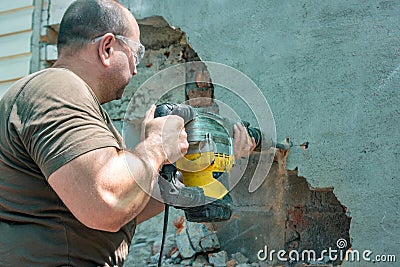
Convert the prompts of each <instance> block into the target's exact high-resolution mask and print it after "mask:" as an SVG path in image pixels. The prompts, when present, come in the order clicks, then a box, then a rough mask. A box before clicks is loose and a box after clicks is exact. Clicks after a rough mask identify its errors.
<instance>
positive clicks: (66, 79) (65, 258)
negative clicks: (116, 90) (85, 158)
mask: <svg viewBox="0 0 400 267" xmlns="http://www.w3.org/2000/svg"><path fill="white" fill-rule="evenodd" d="M104 147H116V148H117V149H124V144H123V141H122V139H121V137H120V135H119V134H118V132H117V131H116V130H115V128H114V127H113V125H112V124H111V121H110V118H109V116H108V114H107V113H106V112H105V111H104V110H103V108H102V107H101V106H100V103H99V101H98V100H97V98H96V96H95V95H94V93H93V92H92V90H91V89H90V88H89V86H88V85H87V84H86V83H85V82H84V81H83V80H82V79H81V78H79V77H78V76H77V75H75V74H74V73H73V72H71V71H69V70H67V69H57V68H50V69H46V70H43V71H40V72H37V73H34V74H31V75H29V76H27V77H25V78H23V79H21V80H20V81H18V82H16V83H15V84H14V85H13V86H12V87H11V88H10V89H9V90H8V91H7V92H6V94H5V95H4V96H3V98H2V99H1V100H0V266H122V264H123V261H124V259H125V257H126V256H127V253H128V247H129V244H130V242H131V239H132V236H133V233H134V230H135V222H134V221H132V222H131V223H129V224H127V225H126V226H124V227H123V228H122V229H121V230H120V231H119V232H116V233H111V232H105V231H99V230H94V229H90V228H88V227H86V226H85V225H83V224H82V223H80V222H79V221H78V220H77V219H76V218H75V217H74V216H73V215H72V213H71V212H70V211H69V210H68V208H67V207H66V206H65V205H64V204H63V203H62V201H61V200H60V198H59V197H58V196H57V194H56V193H55V192H54V191H53V190H52V188H51V187H50V186H49V184H48V182H47V179H48V177H49V176H50V174H51V173H53V172H54V171H55V170H57V169H58V168H60V167H61V166H63V165H64V164H66V163H67V162H69V161H71V160H73V159H74V158H76V157H78V156H80V155H82V154H84V153H87V152H89V151H92V150H95V149H99V148H104ZM88 164H90V163H89V162H88ZM81 179H85V177H81ZM115 179H118V177H115ZM77 193H78V192H77ZM80 193H81V194H82V193H84V192H80ZM104 216H107V214H104Z"/></svg>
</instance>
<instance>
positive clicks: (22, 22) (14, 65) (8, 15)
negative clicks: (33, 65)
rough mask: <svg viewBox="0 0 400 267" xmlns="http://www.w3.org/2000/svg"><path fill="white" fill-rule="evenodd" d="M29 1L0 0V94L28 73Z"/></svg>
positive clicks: (30, 21) (30, 34) (31, 7)
mask: <svg viewBox="0 0 400 267" xmlns="http://www.w3.org/2000/svg"><path fill="white" fill-rule="evenodd" d="M32 13H33V0H18V1H2V4H1V5H0V44H1V49H0V97H1V96H2V95H3V94H4V92H5V91H6V89H7V88H8V87H9V86H10V85H11V84H12V83H13V82H14V81H16V80H18V79H19V78H21V77H23V76H25V75H27V74H29V72H30V61H31V37H32Z"/></svg>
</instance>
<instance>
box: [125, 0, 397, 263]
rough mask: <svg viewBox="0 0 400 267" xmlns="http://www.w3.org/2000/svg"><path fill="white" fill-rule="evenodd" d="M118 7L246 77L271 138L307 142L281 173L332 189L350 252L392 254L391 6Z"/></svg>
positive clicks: (174, 3)
mask: <svg viewBox="0 0 400 267" xmlns="http://www.w3.org/2000/svg"><path fill="white" fill-rule="evenodd" d="M122 2H123V3H124V4H125V5H126V6H128V7H129V8H130V9H131V11H132V12H133V13H134V14H135V15H136V17H138V18H144V17H148V16H152V15H161V16H163V17H164V18H165V19H166V20H167V21H168V22H169V23H170V24H171V25H174V26H178V27H180V28H182V30H183V31H184V32H186V34H187V36H188V39H189V41H190V43H191V44H192V46H193V48H194V49H195V50H196V52H197V53H198V54H199V56H200V57H201V58H202V59H203V60H208V61H215V62H219V63H224V64H227V65H230V66H232V67H234V68H237V69H238V70H240V71H242V72H244V73H245V74H246V75H248V76H249V77H250V78H251V79H252V80H253V81H254V82H255V83H256V84H257V85H258V86H259V87H260V89H261V90H262V91H263V93H264V95H265V96H266V97H267V99H268V102H269V104H270V106H271V109H272V111H273V114H274V116H275V123H276V128H277V136H278V139H283V138H284V137H286V136H290V137H291V138H292V140H293V141H294V142H295V143H301V142H303V141H305V140H307V141H309V142H310V147H309V149H308V150H307V151H303V150H300V149H293V150H292V152H291V154H290V155H289V158H288V168H289V169H295V168H296V167H297V168H298V171H299V175H301V176H304V177H306V178H307V180H308V182H310V183H311V185H312V186H313V187H329V186H332V187H334V193H335V195H336V196H337V197H338V199H339V201H340V202H341V203H342V204H343V205H345V206H347V208H348V210H349V212H348V214H349V215H350V216H351V217H352V221H351V229H350V234H351V237H352V244H353V249H359V250H364V249H370V250H372V251H373V252H374V253H375V254H379V253H381V254H396V253H398V251H399V250H398V247H399V245H400V241H399V240H400V238H399V237H400V229H399V228H398V225H399V223H400V221H399V211H398V207H399V204H400V203H399V202H400V200H399V199H400V194H399V182H398V180H397V174H398V173H399V171H400V167H399V164H398V162H399V159H400V158H399V153H398V150H397V147H398V145H399V143H400V141H399V140H400V131H399V123H400V117H399V113H400V108H399V107H400V105H399V98H400V94H399V93H398V90H399V81H400V74H399V71H400V65H399V64H400V51H399V49H400V46H399V43H398V40H399V37H400V28H399V27H398V25H399V22H400V17H399V15H398V14H399V12H400V2H399V1H380V2H377V1H344V0H339V1H307V0H301V1H278V0H274V1H240V0H230V1H227V0H221V1H196V2H193V1H183V0H181V1H178V0H171V1H168V2H160V1H154V0H153V1H152V0H147V1H132V0H131V1H127V0H125V1H122ZM215 96H216V98H217V99H218V97H221V95H218V92H215ZM332 234H333V233H332ZM397 256H399V255H397ZM349 265H350V264H349ZM354 265H355V266H356V265H357V264H356V263H355V264H354ZM366 265H367V264H366V263H365V264H363V266H366ZM385 266H390V265H389V264H388V265H385Z"/></svg>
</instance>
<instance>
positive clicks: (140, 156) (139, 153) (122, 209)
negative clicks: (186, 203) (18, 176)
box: [48, 116, 188, 232]
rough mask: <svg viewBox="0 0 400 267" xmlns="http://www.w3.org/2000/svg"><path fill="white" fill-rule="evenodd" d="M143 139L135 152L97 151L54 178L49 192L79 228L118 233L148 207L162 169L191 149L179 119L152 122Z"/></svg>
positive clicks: (65, 168)
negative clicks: (66, 210) (80, 225)
mask: <svg viewBox="0 0 400 267" xmlns="http://www.w3.org/2000/svg"><path fill="white" fill-rule="evenodd" d="M145 136H146V137H145V139H144V141H142V142H141V143H139V145H138V146H137V147H136V148H135V149H134V150H133V151H123V150H121V151H118V150H117V149H116V148H111V147H109V148H102V149H97V150H94V151H91V152H88V153H85V154H83V155H81V156H79V157H77V158H75V159H74V160H72V161H70V162H69V163H67V164H65V165H64V166H62V167H61V168H59V169H58V170H56V171H55V172H54V173H52V174H51V175H50V177H49V179H48V181H49V184H50V186H51V187H52V188H53V189H54V191H55V192H56V193H57V194H58V196H59V197H60V198H61V200H62V201H63V202H64V204H65V205H66V206H67V207H68V209H69V210H70V211H71V212H72V214H73V215H74V216H75V217H76V218H77V219H78V220H79V221H80V222H82V223H83V224H85V225H86V226H88V227H90V228H94V229H98V230H104V231H110V232H115V231H118V230H119V229H120V228H121V227H122V226H123V225H125V224H126V223H127V222H129V221H130V220H132V219H133V218H135V217H137V216H138V215H139V214H140V213H141V212H142V211H143V209H144V208H145V206H146V205H147V203H148V202H149V199H150V196H149V192H152V191H153V186H154V183H155V180H156V177H157V174H158V171H159V169H160V168H161V166H162V165H163V164H164V163H167V162H175V161H176V160H177V159H179V158H180V157H181V156H182V155H184V154H185V153H186V150H187V148H188V143H187V140H186V138H187V136H186V132H185V131H184V130H183V119H182V118H180V117H178V116H166V117H161V118H156V119H152V120H150V121H149V122H147V125H146V134H145Z"/></svg>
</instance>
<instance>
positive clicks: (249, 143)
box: [233, 123, 256, 159]
mask: <svg viewBox="0 0 400 267" xmlns="http://www.w3.org/2000/svg"><path fill="white" fill-rule="evenodd" d="M255 147H256V141H255V140H254V137H251V138H250V135H249V133H248V132H247V129H246V127H244V126H243V124H241V123H236V124H235V125H234V126H233V151H234V153H235V158H236V159H240V158H243V157H248V156H249V155H250V154H251V153H252V152H253V150H254V148H255Z"/></svg>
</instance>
